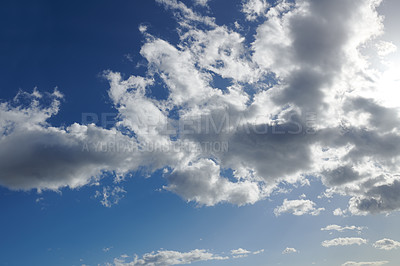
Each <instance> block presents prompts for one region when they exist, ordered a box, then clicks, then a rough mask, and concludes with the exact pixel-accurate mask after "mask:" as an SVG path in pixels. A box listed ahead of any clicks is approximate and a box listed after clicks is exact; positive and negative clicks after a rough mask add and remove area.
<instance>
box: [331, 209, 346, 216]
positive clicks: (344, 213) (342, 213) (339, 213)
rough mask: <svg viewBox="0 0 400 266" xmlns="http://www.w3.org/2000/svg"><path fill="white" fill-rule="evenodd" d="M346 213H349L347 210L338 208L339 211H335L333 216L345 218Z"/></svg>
mask: <svg viewBox="0 0 400 266" xmlns="http://www.w3.org/2000/svg"><path fill="white" fill-rule="evenodd" d="M346 213H347V210H342V209H340V208H337V209H335V210H334V211H333V215H335V216H343V217H345V216H346Z"/></svg>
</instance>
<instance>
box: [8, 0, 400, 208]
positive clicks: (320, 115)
mask: <svg viewBox="0 0 400 266" xmlns="http://www.w3.org/2000/svg"><path fill="white" fill-rule="evenodd" d="M157 2H158V3H159V4H160V6H163V7H165V8H166V9H168V10H171V11H172V12H173V15H174V16H175V18H176V20H177V27H178V30H177V34H179V41H178V42H177V43H171V42H168V41H166V40H163V39H160V38H158V37H156V36H158V34H157V33H155V34H152V33H150V32H149V31H148V29H147V27H144V26H142V27H140V31H141V32H142V33H143V36H144V37H143V38H144V44H143V46H142V48H141V51H140V54H141V56H142V57H143V58H144V59H145V60H146V62H147V73H146V75H145V76H135V75H133V76H130V77H126V78H122V77H123V75H122V74H120V73H116V72H113V71H108V72H106V73H105V77H106V78H107V79H108V80H109V82H110V89H109V96H110V99H111V102H112V104H113V107H114V108H115V109H116V110H117V112H118V122H117V123H116V124H115V125H114V126H113V127H111V128H107V129H106V128H104V127H101V126H99V125H93V124H89V125H86V124H78V123H75V124H72V125H70V126H66V127H54V126H52V125H51V124H49V122H48V120H49V118H51V117H52V116H54V115H56V114H57V112H58V110H59V102H60V101H59V100H60V98H61V97H62V95H61V94H60V93H59V92H58V91H55V92H54V93H53V94H51V95H42V94H40V93H39V92H37V91H34V92H33V93H32V94H21V95H19V96H18V97H16V99H15V100H14V101H12V102H2V103H0V147H1V148H0V185H2V186H5V187H7V188H10V189H14V190H30V189H38V190H42V189H51V190H58V189H60V188H63V187H70V188H77V187H80V186H83V185H87V184H90V183H93V182H98V181H99V180H100V179H101V177H102V175H103V174H104V173H112V174H114V175H115V177H116V178H117V179H121V178H122V177H124V176H125V175H127V174H128V173H130V172H132V171H137V170H138V169H143V168H144V169H146V171H147V172H149V173H152V172H154V171H155V170H158V169H165V171H164V177H165V178H166V180H167V181H168V185H167V186H165V187H164V189H166V190H169V191H171V192H174V193H176V194H178V195H180V196H181V197H182V198H184V199H185V200H187V201H193V202H196V203H197V204H199V205H208V206H212V205H215V204H218V203H221V202H229V203H232V204H237V205H245V204H253V203H255V202H257V201H259V200H262V199H265V198H266V197H268V196H269V195H271V193H272V192H274V191H278V188H279V187H278V186H279V184H281V183H285V184H288V185H296V186H298V185H299V184H300V185H304V184H309V182H308V180H307V177H309V176H314V177H317V178H320V179H321V180H322V182H323V184H324V185H325V186H326V187H327V189H329V191H330V193H332V194H339V195H346V196H350V198H351V199H350V201H349V206H348V210H347V211H348V212H349V213H351V214H358V215H364V214H367V213H379V212H390V211H395V210H398V209H400V193H398V191H400V176H399V167H400V163H399V162H400V156H399V155H400V131H399V109H398V108H396V106H394V105H393V99H396V94H395V93H396V90H394V89H393V88H395V86H394V85H393V84H396V82H395V80H396V78H397V75H396V74H394V73H398V72H396V71H395V70H396V66H393V64H391V65H390V64H384V66H385V67H386V68H385V67H382V64H383V63H382V64H380V65H379V66H376V64H373V63H372V62H375V61H377V62H381V61H380V60H387V59H385V58H386V57H385V56H386V55H388V54H389V53H394V52H395V51H396V49H395V47H394V44H392V43H389V42H388V41H386V42H382V40H380V39H379V38H380V36H381V35H382V34H383V33H384V18H383V17H382V16H381V15H379V14H378V12H377V7H378V6H379V4H380V2H381V1H379V0H354V1H347V0H336V1H331V0H297V1H285V0H279V1H276V2H275V3H274V4H273V5H271V4H268V3H267V1H264V0H248V1H243V4H242V6H241V9H242V12H243V18H241V20H240V19H238V21H237V22H236V23H235V26H234V25H231V26H229V25H218V24H217V23H216V19H215V18H213V17H211V16H212V10H209V11H207V10H206V9H204V10H205V11H207V15H203V14H200V13H198V12H195V11H194V10H193V9H192V8H190V7H189V6H187V5H186V4H184V3H183V2H181V1H177V0H157ZM189 3H190V2H189ZM196 3H197V4H200V5H205V4H206V3H207V1H196ZM201 10H203V9H201ZM247 20H252V22H251V25H253V26H254V27H255V28H254V29H252V32H254V35H253V36H248V34H247V35H246V34H245V33H244V32H243V31H242V30H239V29H243V28H244V27H241V24H245V23H248V22H247ZM368 47H375V48H376V49H375V48H374V49H375V50H374V49H366V48H368ZM372 50H373V51H375V54H374V53H372V52H371V51H372ZM367 53H368V54H367ZM372 59H374V60H372ZM375 59H376V60H375ZM388 68H389V69H388ZM155 80H161V82H162V83H163V84H162V85H163V86H165V88H166V89H167V95H165V97H160V95H155V94H153V90H152V89H153V88H154V87H155V86H157V83H158V82H155ZM383 92H384V93H383ZM390 93H392V94H390ZM393 93H394V94H393ZM388 95H389V96H388ZM397 96H398V95H397ZM22 98H23V99H24V101H22V100H21V99H22ZM45 98H46V99H47V100H46V101H44V100H43V99H45ZM48 99H51V101H50V104H48V102H49V100H48ZM46 103H47V104H46ZM103 194H104V193H103ZM321 210H322V208H320V209H316V207H315V204H314V203H313V202H311V201H307V200H297V201H288V200H285V201H284V203H283V205H282V206H280V207H278V208H277V209H276V210H275V213H276V214H277V215H279V214H281V213H284V212H290V213H293V214H295V215H302V214H306V213H307V214H312V215H317V214H318V213H319V212H320V211H321Z"/></svg>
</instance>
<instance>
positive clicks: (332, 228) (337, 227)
mask: <svg viewBox="0 0 400 266" xmlns="http://www.w3.org/2000/svg"><path fill="white" fill-rule="evenodd" d="M365 228H366V227H363V226H354V225H351V226H340V225H336V224H331V225H327V226H326V227H324V228H321V231H338V232H343V231H346V230H349V231H351V230H355V231H359V232H360V231H362V230H363V229H365Z"/></svg>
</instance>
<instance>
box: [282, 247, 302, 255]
mask: <svg viewBox="0 0 400 266" xmlns="http://www.w3.org/2000/svg"><path fill="white" fill-rule="evenodd" d="M298 252H299V251H297V250H296V249H295V248H285V250H284V251H282V254H291V253H298Z"/></svg>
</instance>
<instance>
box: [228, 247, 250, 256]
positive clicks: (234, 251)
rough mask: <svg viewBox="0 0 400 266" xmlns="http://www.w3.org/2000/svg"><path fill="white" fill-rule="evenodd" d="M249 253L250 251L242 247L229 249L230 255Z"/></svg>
mask: <svg viewBox="0 0 400 266" xmlns="http://www.w3.org/2000/svg"><path fill="white" fill-rule="evenodd" d="M249 253H251V252H250V251H248V250H246V249H243V248H238V249H233V250H231V254H232V255H242V254H249Z"/></svg>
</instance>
